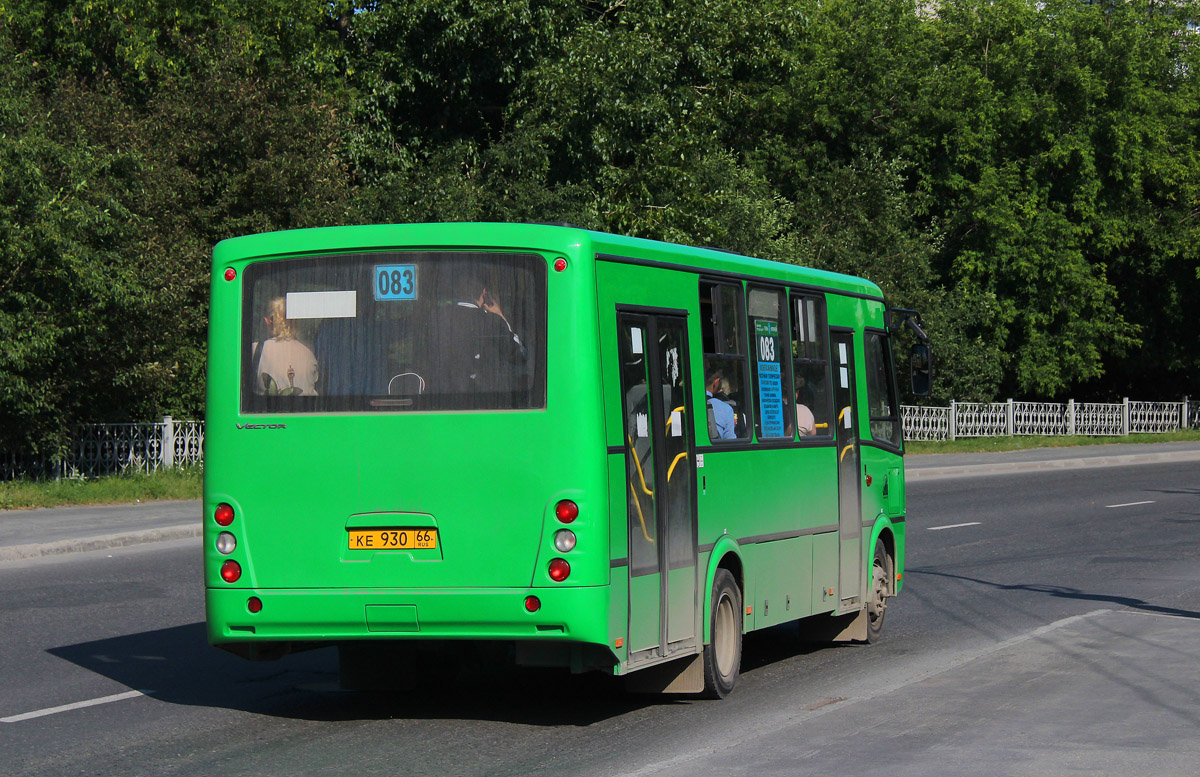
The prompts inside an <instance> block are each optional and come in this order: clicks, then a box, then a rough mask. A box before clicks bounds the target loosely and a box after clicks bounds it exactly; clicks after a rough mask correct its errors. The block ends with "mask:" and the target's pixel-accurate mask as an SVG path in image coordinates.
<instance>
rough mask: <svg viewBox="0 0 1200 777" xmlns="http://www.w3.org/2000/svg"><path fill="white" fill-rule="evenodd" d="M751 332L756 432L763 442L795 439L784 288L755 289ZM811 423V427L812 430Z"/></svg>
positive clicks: (752, 294)
mask: <svg viewBox="0 0 1200 777" xmlns="http://www.w3.org/2000/svg"><path fill="white" fill-rule="evenodd" d="M749 303H750V304H749V309H750V321H749V325H750V326H749V331H750V335H751V340H750V354H751V359H750V361H751V367H752V370H751V372H752V374H753V375H754V400H755V407H756V408H757V410H758V412H757V413H756V414H755V420H756V425H755V430H756V431H757V433H758V439H759V440H771V439H774V440H789V439H795V435H794V430H795V428H796V424H795V423H793V420H794V419H795V416H794V413H793V411H792V398H793V394H792V392H791V391H789V390H788V389H787V388H786V386H788V385H790V383H791V381H790V380H788V378H789V375H788V373H789V371H790V370H789V367H790V365H789V364H788V362H789V361H790V360H789V359H788V358H787V356H786V355H785V353H784V345H783V344H784V343H786V342H787V324H786V320H787V314H786V311H787V301H786V297H785V296H784V293H783V289H780V288H751V289H750V294H749ZM811 425H812V424H811V422H810V423H809V426H810V427H811Z"/></svg>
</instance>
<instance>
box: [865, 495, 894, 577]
mask: <svg viewBox="0 0 1200 777" xmlns="http://www.w3.org/2000/svg"><path fill="white" fill-rule="evenodd" d="M879 541H882V542H883V550H884V552H885V553H887V555H888V558H889V559H890V560H891V569H892V574H891V576H890V578H889V579H888V581H887V584H888V590H889V591H890V592H891V593H892V594H895V593H896V574H895V570H896V568H897V565H898V564H899V559H898V558H897V556H896V532H895V527H893V526H892V522H891V520H889V519H888V518H887V517H886V516H882V515H881V516H880V517H879V519H878V520H876V521H875V526H874V528H873V529H872V530H871V543H870V544H869V545H867V547H866V562H867V568H868V569H870V565H871V559H872V558H873V556H874V555H875V543H876V542H879Z"/></svg>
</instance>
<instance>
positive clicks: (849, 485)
mask: <svg viewBox="0 0 1200 777" xmlns="http://www.w3.org/2000/svg"><path fill="white" fill-rule="evenodd" d="M831 342H832V345H833V386H834V400H835V402H834V411H835V413H836V419H835V420H836V424H837V449H838V542H839V552H838V558H839V564H838V567H839V569H840V572H839V573H838V587H839V588H840V589H841V590H840V591H839V593H838V601H839V602H840V607H857V606H858V605H859V604H860V603H861V601H860V599H859V596H860V595H861V591H860V590H859V588H860V581H859V578H860V576H861V574H862V493H861V491H860V489H859V477H860V475H859V470H860V469H861V465H860V463H859V459H860V455H859V448H858V441H859V434H858V419H857V418H856V416H855V413H856V412H857V410H856V409H857V407H858V404H857V403H856V402H855V391H854V385H855V383H854V333H853V332H841V331H834V332H831Z"/></svg>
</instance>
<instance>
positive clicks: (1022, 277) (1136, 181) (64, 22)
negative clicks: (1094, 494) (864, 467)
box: [0, 0, 1200, 452]
mask: <svg viewBox="0 0 1200 777" xmlns="http://www.w3.org/2000/svg"><path fill="white" fill-rule="evenodd" d="M1196 19H1200V14H1198V13H1197V9H1196V7H1195V6H1194V5H1192V4H1191V3H1188V2H1149V1H1148V0H1134V1H1132V2H1118V1H1117V0H1110V1H1109V2H1081V1H1080V0H1050V1H1049V2H1034V1H1033V0H991V1H989V2H985V1H984V0H944V2H941V3H927V2H916V0H876V1H875V2H871V3H861V2H857V1H854V0H759V1H758V2H748V1H747V0H694V2H689V3H675V2H672V1H671V0H639V2H636V3H635V2H627V1H626V0H607V1H605V2H595V1H593V0H423V1H422V2H417V1H416V0H395V1H394V2H365V3H363V2H346V1H345V0H338V1H336V2H329V1H328V0H320V1H318V0H290V1H289V2H284V1H283V0H269V2H262V3H255V4H252V5H251V6H244V5H235V4H231V3H227V2H212V1H211V0H209V1H208V2H196V0H154V1H152V2H150V3H146V2H136V3H135V2H133V0H20V1H19V2H14V1H13V0H0V344H2V349H0V448H12V447H23V448H27V449H30V448H31V449H34V450H37V451H41V452H53V451H54V450H55V448H56V446H57V445H59V444H60V443H61V441H62V440H63V439H64V431H65V429H66V428H67V425H68V424H69V423H71V422H73V421H80V420H108V421H115V420H122V419H134V418H146V417H153V416H156V415H159V414H162V413H174V414H176V415H187V416H197V415H199V414H200V413H201V412H202V386H203V371H204V338H205V329H206V295H207V286H208V257H209V255H210V251H211V248H212V245H213V244H214V243H215V242H216V241H218V240H220V239H222V238H225V237H230V236H234V235H238V234H244V233H247V232H257V231H264V230H272V229H286V228H291V227H301V226H313V225H326V224H344V223H363V222H397V221H431V220H432V221H444V220H552V221H570V222H574V223H577V224H580V225H582V226H587V227H594V228H598V229H604V230H609V231H615V232H622V233H626V234H632V235H640V236H645V237H653V238H662V239H668V240H675V241H681V242H687V243H692V244H701V245H717V246H723V247H726V248H730V249H734V250H737V251H741V252H744V253H747V254H753V255H757V256H763V257H766V258H771V259H778V260H781V261H787V262H796V263H801V264H808V265H815V266H818V267H822V268H827V269H833V270H838V271H844V272H852V273H855V274H860V275H865V276H867V277H869V278H872V279H873V280H875V281H876V282H878V283H879V284H880V285H881V286H882V287H883V288H884V290H885V292H887V293H888V294H889V296H890V299H891V301H892V302H893V303H894V304H898V305H901V306H904V307H915V308H918V309H920V310H922V311H923V312H924V314H925V320H926V323H927V324H928V329H929V330H930V332H931V334H932V335H933V338H934V341H935V344H936V347H937V353H938V357H939V365H940V374H939V378H938V382H937V394H938V395H939V396H938V398H940V399H945V398H949V397H953V398H957V399H992V398H995V397H1001V396H1019V397H1031V398H1033V397H1042V398H1055V397H1064V396H1067V395H1071V396H1075V397H1087V396H1097V397H1104V398H1109V397H1113V396H1122V395H1125V396H1129V395H1132V396H1135V397H1148V398H1149V397H1153V398H1160V397H1161V398H1167V397H1172V398H1173V397H1177V396H1182V395H1183V394H1185V393H1187V392H1189V391H1191V392H1192V393H1200V392H1197V391H1196V389H1197V381H1198V376H1200V338H1197V337H1196V336H1195V335H1194V329H1195V323H1196V317H1195V316H1194V315H1192V314H1191V313H1190V307H1189V306H1190V303H1192V302H1193V301H1194V300H1196V299H1198V298H1200V295H1198V293H1200V229H1198V224H1197V219H1198V216H1200V126H1197V125H1198V123H1200V69H1198V65H1200V62H1198V61H1197V59H1198V57H1200V54H1198V51H1200V49H1198V48H1197V43H1200V36H1198V35H1196V34H1195V33H1194V31H1193V30H1192V27H1191V26H1190V22H1191V21H1192V20H1196Z"/></svg>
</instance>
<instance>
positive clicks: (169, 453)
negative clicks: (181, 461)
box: [159, 415, 175, 469]
mask: <svg viewBox="0 0 1200 777" xmlns="http://www.w3.org/2000/svg"><path fill="white" fill-rule="evenodd" d="M159 454H160V459H161V461H162V468H163V469H174V468H175V423H174V422H173V421H172V420H171V416H169V415H165V416H163V420H162V450H161V451H159Z"/></svg>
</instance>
